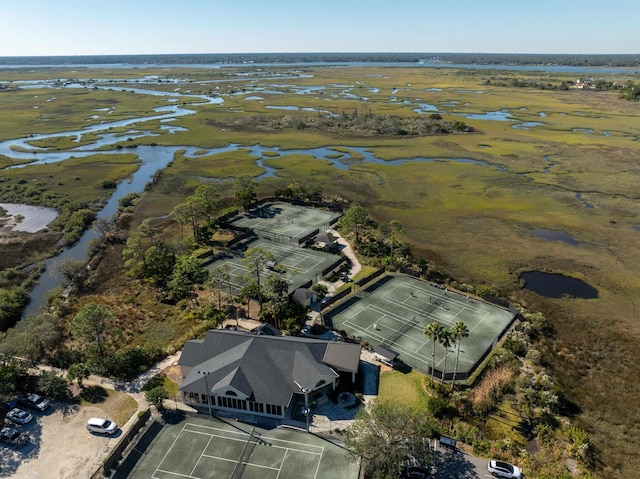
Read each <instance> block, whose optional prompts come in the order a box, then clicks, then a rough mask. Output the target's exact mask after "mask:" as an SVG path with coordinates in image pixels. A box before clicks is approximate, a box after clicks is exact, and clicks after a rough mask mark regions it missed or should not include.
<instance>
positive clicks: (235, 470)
mask: <svg viewBox="0 0 640 479" xmlns="http://www.w3.org/2000/svg"><path fill="white" fill-rule="evenodd" d="M149 431H150V432H149V433H148V434H149V435H155V437H154V438H152V439H150V438H143V440H141V441H140V442H144V443H145V444H146V450H141V448H144V447H145V446H143V445H141V444H137V445H136V448H135V449H137V453H138V455H139V456H140V459H139V460H138V463H137V464H135V466H133V470H132V471H131V472H130V473H129V474H128V475H126V476H125V475H123V471H117V472H116V476H118V477H120V478H123V477H127V478H129V479H150V478H151V479H181V478H191V479H239V478H244V479H294V478H300V479H334V478H338V477H339V478H341V479H342V478H344V479H357V477H358V474H359V464H356V463H352V462H349V461H348V460H347V458H346V455H345V450H344V449H342V448H341V447H340V446H338V445H336V444H334V443H332V442H330V441H328V440H324V439H322V438H320V437H318V436H315V435H312V434H308V433H306V432H303V431H296V430H290V429H284V428H276V429H270V430H266V429H261V428H257V427H256V428H253V427H252V426H249V425H247V424H243V423H240V422H235V421H226V420H225V421H223V420H220V419H216V418H210V417H203V416H199V417H196V416H187V418H186V419H185V420H183V421H182V422H180V423H178V424H173V425H165V426H164V427H162V428H161V429H160V430H159V432H158V428H150V429H149ZM125 462H126V461H125ZM129 468H130V469H131V464H129Z"/></svg>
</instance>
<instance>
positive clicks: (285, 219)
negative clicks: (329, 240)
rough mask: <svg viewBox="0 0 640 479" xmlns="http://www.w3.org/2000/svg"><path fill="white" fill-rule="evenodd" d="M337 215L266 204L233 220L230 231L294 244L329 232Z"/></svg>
mask: <svg viewBox="0 0 640 479" xmlns="http://www.w3.org/2000/svg"><path fill="white" fill-rule="evenodd" d="M340 216H341V214H340V213H336V212H335V211H327V210H321V209H317V208H307V207H304V206H298V205H292V204H289V203H267V204H265V205H262V206H260V207H259V208H257V209H256V210H252V211H249V212H247V213H244V214H242V215H239V216H236V217H234V218H233V219H232V220H231V221H229V225H230V226H232V227H240V228H247V229H250V230H252V231H254V232H255V233H256V234H257V235H258V236H261V237H263V238H268V239H271V240H273V241H278V242H291V243H295V244H298V243H299V242H300V241H301V240H303V239H304V238H307V237H308V236H310V235H312V234H313V233H314V232H318V231H326V230H328V229H330V228H331V225H332V224H334V223H335V222H336V221H337V220H338V218H339V217H340Z"/></svg>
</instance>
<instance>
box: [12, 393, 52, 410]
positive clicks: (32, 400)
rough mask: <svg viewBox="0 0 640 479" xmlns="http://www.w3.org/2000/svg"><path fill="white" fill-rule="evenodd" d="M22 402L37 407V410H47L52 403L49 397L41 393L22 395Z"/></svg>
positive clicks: (30, 406)
mask: <svg viewBox="0 0 640 479" xmlns="http://www.w3.org/2000/svg"><path fill="white" fill-rule="evenodd" d="M19 399H20V402H21V403H22V404H24V405H25V406H27V407H28V408H31V409H35V410H37V411H41V412H42V411H45V410H46V409H47V408H48V407H49V406H50V405H51V403H50V402H49V400H48V399H47V398H44V397H42V396H40V395H39V394H35V393H32V394H26V395H23V396H20V398H19Z"/></svg>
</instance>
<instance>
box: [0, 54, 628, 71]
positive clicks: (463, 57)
mask: <svg viewBox="0 0 640 479" xmlns="http://www.w3.org/2000/svg"><path fill="white" fill-rule="evenodd" d="M330 62H332V63H352V62H363V63H414V64H415V63H418V62H425V63H433V62H436V63H456V64H469V65H567V66H584V67H636V68H637V66H638V64H640V55H638V54H611V55H595V54H586V55H575V54H522V53H438V52H416V53H402V52H399V53H375V52H372V53H362V52H343V53H216V54H214V53H207V54H181V55H164V54H160V55H78V56H43V57H38V56H34V57H0V63H2V64H4V65H60V64H63V65H65V64H68V65H78V64H88V65H100V64H105V63H132V64H194V65H197V64H212V63H221V64H225V63H231V64H251V63H330Z"/></svg>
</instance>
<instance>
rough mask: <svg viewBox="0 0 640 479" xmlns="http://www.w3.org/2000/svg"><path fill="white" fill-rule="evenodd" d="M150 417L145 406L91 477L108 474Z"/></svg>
mask: <svg viewBox="0 0 640 479" xmlns="http://www.w3.org/2000/svg"><path fill="white" fill-rule="evenodd" d="M150 417H151V409H150V408H147V409H145V410H144V411H143V412H141V413H138V417H137V418H136V421H135V422H134V423H133V424H132V425H131V427H130V428H129V430H128V431H127V432H126V433H124V434H123V435H122V437H121V438H120V440H119V441H118V444H116V447H114V448H113V449H112V450H111V453H110V454H109V455H108V456H107V457H106V458H105V460H104V461H103V463H102V466H100V468H98V470H97V471H96V472H94V473H93V474H92V476H91V479H101V478H103V477H105V476H108V475H109V473H110V472H111V471H112V470H113V469H114V468H115V467H116V466H117V465H118V462H120V460H121V459H122V456H123V454H124V451H125V449H127V447H128V446H129V445H130V444H131V443H132V442H134V440H135V439H136V436H137V435H138V432H139V431H140V429H142V427H143V426H144V425H145V424H146V422H147V421H148V420H149V418H150Z"/></svg>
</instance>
